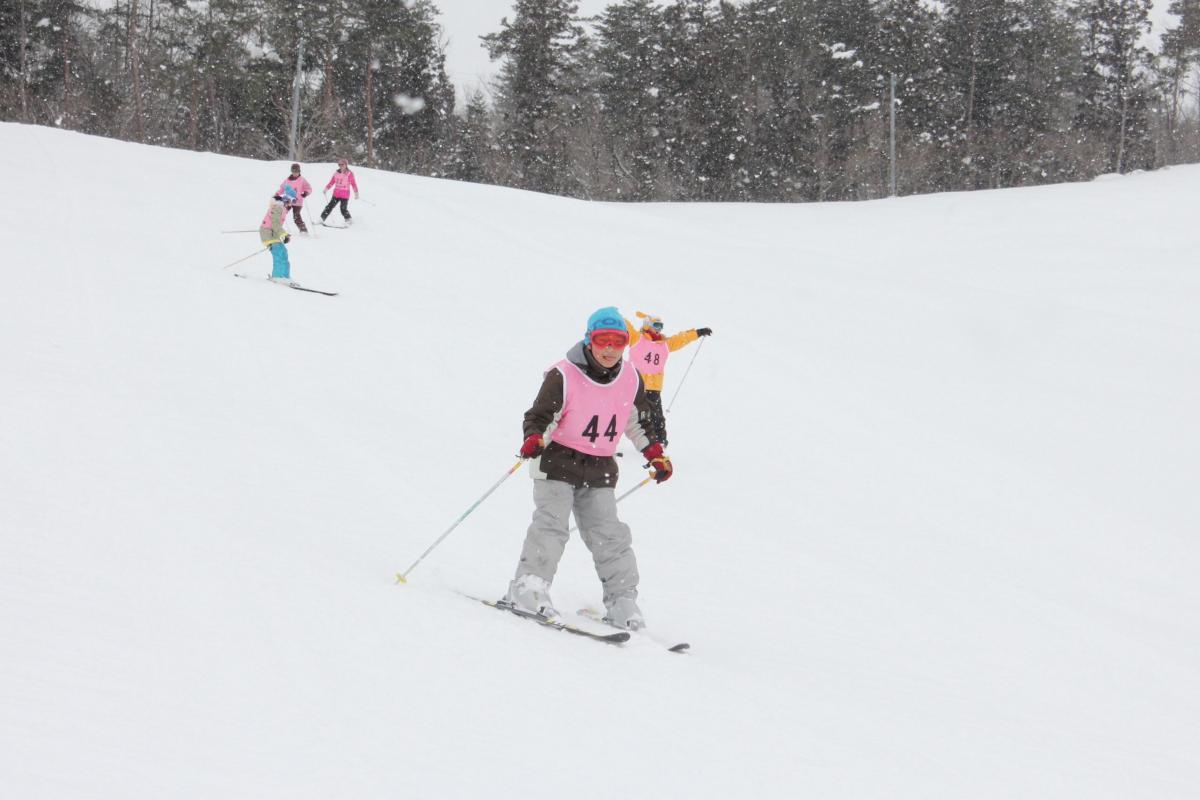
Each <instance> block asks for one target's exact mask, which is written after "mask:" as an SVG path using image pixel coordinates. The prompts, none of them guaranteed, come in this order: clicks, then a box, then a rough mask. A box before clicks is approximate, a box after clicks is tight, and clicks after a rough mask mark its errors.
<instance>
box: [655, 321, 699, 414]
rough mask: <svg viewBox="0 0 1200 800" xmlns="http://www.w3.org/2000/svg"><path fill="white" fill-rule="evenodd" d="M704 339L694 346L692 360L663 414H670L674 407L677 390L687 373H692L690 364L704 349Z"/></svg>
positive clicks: (681, 385)
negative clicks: (694, 350)
mask: <svg viewBox="0 0 1200 800" xmlns="http://www.w3.org/2000/svg"><path fill="white" fill-rule="evenodd" d="M704 342H705V339H703V338H702V339H701V340H700V344H699V345H697V346H696V352H695V354H693V355H692V360H691V361H689V362H688V365H687V369H685V370H684V371H683V377H682V378H680V379H679V385H678V386H676V387H675V394H673V395H671V402H670V403H669V404H668V405H667V410H666V411H664V412H663V413H664V414H670V413H671V406H673V405H675V398H677V397H679V390H680V389H682V388H683V382H684V381H686V380H687V376H688V373H689V372H691V371H692V364H695V363H696V356H698V355H700V350H701V349H702V348H703V347H704Z"/></svg>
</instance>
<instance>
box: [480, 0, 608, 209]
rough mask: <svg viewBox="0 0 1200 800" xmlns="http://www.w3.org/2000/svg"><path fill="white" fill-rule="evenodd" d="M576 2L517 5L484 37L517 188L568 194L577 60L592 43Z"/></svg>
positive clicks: (535, 0)
mask: <svg viewBox="0 0 1200 800" xmlns="http://www.w3.org/2000/svg"><path fill="white" fill-rule="evenodd" d="M578 11H579V6H578V3H576V2H574V1H573V0H517V2H516V3H515V5H514V6H513V19H512V21H511V22H510V21H509V20H508V18H507V17H505V18H503V19H502V20H501V21H500V28H501V29H500V31H498V32H496V33H492V34H488V35H487V36H483V37H481V38H482V40H483V43H484V45H485V46H486V47H487V49H488V54H489V55H490V56H491V58H492V59H493V60H500V59H503V60H504V63H503V66H502V67H501V70H500V77H499V79H498V87H499V101H498V107H499V110H500V113H501V115H502V121H503V125H502V131H501V137H502V138H501V141H502V146H503V147H504V149H505V152H506V153H507V155H508V157H509V158H510V159H511V162H512V168H513V177H514V181H515V183H516V185H518V186H520V187H522V188H526V189H533V190H536V191H546V192H563V191H565V190H566V189H567V187H568V186H569V184H570V180H569V177H568V175H567V168H568V164H567V162H566V157H565V156H566V152H567V149H568V147H567V138H566V133H567V125H568V122H569V120H568V116H569V112H570V110H571V107H572V105H573V102H574V98H572V97H571V95H570V92H571V90H572V87H574V86H576V85H577V84H576V82H575V79H574V78H575V75H574V73H575V72H576V71H577V63H576V59H577V56H578V55H579V53H580V51H581V50H582V48H583V47H584V45H585V44H586V40H585V39H584V34H583V28H582V26H581V25H580V24H579V20H578V17H577V14H578Z"/></svg>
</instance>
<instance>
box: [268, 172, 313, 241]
mask: <svg viewBox="0 0 1200 800" xmlns="http://www.w3.org/2000/svg"><path fill="white" fill-rule="evenodd" d="M285 186H290V187H292V191H294V192H295V193H296V199H295V200H293V201H292V216H293V219H295V220H296V227H297V228H299V229H300V232H301V233H308V227H307V226H306V225H305V224H304V219H303V218H302V217H301V216H300V209H302V208H304V198H306V197H308V196H309V195H310V194H312V184H311V183H309V182H308V179H307V178H305V177H304V176H302V175H301V174H300V165H299V164H292V171H291V172H290V173H289V174H288V176H287V177H286V178H284V179H283V183H281V184H279V190H278V191H276V192H275V194H282V193H283V189H284V187H285Z"/></svg>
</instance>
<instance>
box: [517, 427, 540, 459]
mask: <svg viewBox="0 0 1200 800" xmlns="http://www.w3.org/2000/svg"><path fill="white" fill-rule="evenodd" d="M545 449H546V440H545V439H543V438H542V435H541V434H540V433H531V434H529V435H528V436H526V437H525V441H524V443H523V444H522V445H521V458H536V457H538V456H540V455H541V454H542V451H543V450H545Z"/></svg>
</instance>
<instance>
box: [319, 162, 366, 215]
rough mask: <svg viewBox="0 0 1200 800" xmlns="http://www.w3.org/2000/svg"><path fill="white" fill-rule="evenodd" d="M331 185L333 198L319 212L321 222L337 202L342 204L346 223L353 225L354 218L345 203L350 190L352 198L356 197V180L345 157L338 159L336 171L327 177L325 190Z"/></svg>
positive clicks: (347, 201) (347, 200)
mask: <svg viewBox="0 0 1200 800" xmlns="http://www.w3.org/2000/svg"><path fill="white" fill-rule="evenodd" d="M330 186H332V187H333V199H332V200H330V201H329V204H328V205H326V206H325V210H324V211H322V212H321V224H322V225H324V224H325V219H326V218H327V217H328V216H329V212H330V211H333V207H334V206H335V205H337V204H338V203H341V204H342V208H341V211H342V219H344V220H346V224H347V225H353V224H354V220H353V219H352V218H351V217H350V209H349V208H347V204H348V203H349V202H350V190H351V189H353V190H354V199H355V200H357V199H358V181H356V180H354V173H353V172H351V171H350V164H349V163H348V162H347V161H346V159H344V158H343V159H340V160H339V161H338V168H337V171H336V172H334V173H333V176H332V177H331V178H330V179H329V183H327V184H325V190H324V191H326V192H328V191H329V187H330Z"/></svg>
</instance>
